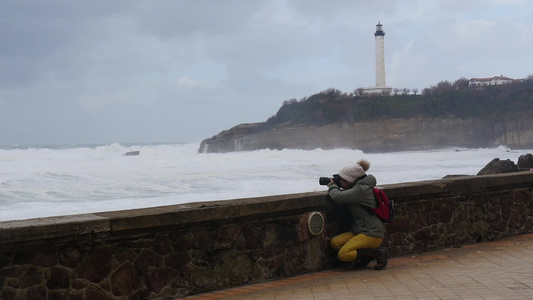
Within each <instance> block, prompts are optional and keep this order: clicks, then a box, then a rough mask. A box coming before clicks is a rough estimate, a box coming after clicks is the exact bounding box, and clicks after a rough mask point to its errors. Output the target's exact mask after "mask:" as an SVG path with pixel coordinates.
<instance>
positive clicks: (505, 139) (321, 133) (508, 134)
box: [198, 112, 533, 153]
mask: <svg viewBox="0 0 533 300" xmlns="http://www.w3.org/2000/svg"><path fill="white" fill-rule="evenodd" d="M530 114H531V113H530V112H529V113H527V112H524V113H515V114H509V115H507V116H502V117H501V118H498V119H490V120H489V119H444V118H413V119H386V120H376V121H371V122H358V123H349V124H348V123H343V124H331V125H326V126H320V127H317V126H291V125H282V126H278V127H275V128H272V129H265V128H264V127H265V126H264V124H263V123H254V124H241V125H237V126H235V127H233V128H231V129H229V130H224V131H222V132H220V133H219V134H217V135H215V136H213V137H211V138H208V139H205V140H203V141H202V142H201V143H200V147H199V149H198V151H199V152H200V153H211V152H212V153H216V152H232V151H249V150H258V149H267V148H268V149H285V148H287V149H307V150H308V149H316V148H322V149H333V148H348V149H360V150H362V151H365V152H389V151H413V150H429V149H438V148H443V147H468V148H485V147H498V146H500V145H505V146H508V147H510V148H516V149H527V148H532V147H533V118H530V116H529V115H530Z"/></svg>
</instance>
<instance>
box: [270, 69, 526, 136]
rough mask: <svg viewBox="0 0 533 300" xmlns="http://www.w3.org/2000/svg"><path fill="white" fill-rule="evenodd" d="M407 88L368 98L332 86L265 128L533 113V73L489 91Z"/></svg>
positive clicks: (461, 86)
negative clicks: (392, 93) (521, 112)
mask: <svg viewBox="0 0 533 300" xmlns="http://www.w3.org/2000/svg"><path fill="white" fill-rule="evenodd" d="M407 90H408V89H404V90H398V92H395V94H394V95H378V96H376V95H374V96H365V95H363V94H362V93H361V92H360V90H359V89H357V90H355V91H354V92H353V93H350V94H346V93H342V92H341V91H340V90H337V89H334V88H329V89H327V90H325V91H322V92H320V93H318V94H315V95H312V96H309V97H307V98H304V99H301V100H300V101H297V100H296V99H290V100H287V101H284V102H283V106H282V107H281V108H280V109H279V110H278V112H277V113H276V115H274V116H272V117H271V118H269V119H268V120H267V122H266V123H265V124H264V126H265V127H266V128H271V127H275V126H279V125H280V124H284V125H287V124H292V125H311V126H322V125H327V124H332V123H343V122H347V123H352V122H359V121H368V120H375V119H388V118H400V119H401V118H414V117H430V118H431V117H446V118H460V119H464V118H490V117H497V116H498V115H500V114H502V113H508V112H514V111H530V110H532V109H533V75H530V76H529V77H528V78H527V79H526V80H523V81H521V82H513V83H510V84H504V85H497V86H487V87H484V88H470V87H468V79H466V78H460V79H458V80H456V81H454V82H453V83H451V82H449V81H441V82H439V83H438V84H437V85H435V86H430V87H429V88H425V89H424V90H423V91H422V93H421V95H417V94H416V93H417V92H418V90H416V91H415V89H413V92H414V94H409V92H407ZM400 91H402V93H400Z"/></svg>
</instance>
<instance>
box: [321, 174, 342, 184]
mask: <svg viewBox="0 0 533 300" xmlns="http://www.w3.org/2000/svg"><path fill="white" fill-rule="evenodd" d="M331 180H333V182H334V183H335V184H336V185H338V186H341V177H340V176H339V174H335V175H333V178H330V177H320V178H318V184H320V185H328V184H329V183H330V182H331Z"/></svg>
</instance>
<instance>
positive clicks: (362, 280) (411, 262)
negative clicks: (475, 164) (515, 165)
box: [185, 234, 533, 300]
mask: <svg viewBox="0 0 533 300" xmlns="http://www.w3.org/2000/svg"><path fill="white" fill-rule="evenodd" d="M373 264H374V263H371V264H370V265H369V266H368V267H367V268H366V269H359V270H354V269H335V270H328V271H323V272H317V273H312V274H306V275H302V276H297V277H292V278H287V279H282V280H278V281H271V282H268V283H261V284H255V285H248V286H243V287H238V288H233V289H228V290H223V291H218V292H214V293H209V294H202V295H196V296H191V297H187V298H185V299H194V300H199V299H202V300H207V299H247V300H248V299H257V300H285V299H317V300H318V299H324V300H326V299H327V300H329V299H533V234H526V235H520V236H514V237H510V238H506V239H502V240H498V241H492V242H484V243H479V244H475V245H468V246H464V247H462V248H451V249H443V250H439V251H433V252H428V253H422V254H419V255H414V256H407V257H400V258H392V259H389V266H387V268H386V269H385V270H382V271H374V270H373V269H372V267H373Z"/></svg>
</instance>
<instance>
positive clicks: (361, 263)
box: [353, 258, 372, 268]
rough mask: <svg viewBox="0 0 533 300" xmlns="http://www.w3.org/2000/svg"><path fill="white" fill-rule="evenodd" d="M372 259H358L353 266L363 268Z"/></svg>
mask: <svg viewBox="0 0 533 300" xmlns="http://www.w3.org/2000/svg"><path fill="white" fill-rule="evenodd" d="M371 261H372V259H371V258H362V259H358V260H356V261H355V262H354V263H353V267H354V268H364V267H366V266H367V265H368V264H369V263H370V262H371Z"/></svg>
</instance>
